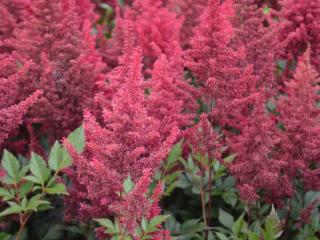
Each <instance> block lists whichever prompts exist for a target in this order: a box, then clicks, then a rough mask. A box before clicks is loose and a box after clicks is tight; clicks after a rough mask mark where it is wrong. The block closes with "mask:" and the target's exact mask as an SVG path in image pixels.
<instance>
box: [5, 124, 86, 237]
mask: <svg viewBox="0 0 320 240" xmlns="http://www.w3.org/2000/svg"><path fill="white" fill-rule="evenodd" d="M68 139H69V141H70V142H71V143H72V144H73V145H74V147H75V148H76V149H77V151H79V152H80V151H82V150H83V148H84V134H83V129H82V128H79V129H77V130H76V131H75V132H73V133H71V134H70V135H69V137H68ZM71 165H72V159H71V157H70V156H69V154H68V153H67V150H66V149H64V148H63V147H61V145H60V143H58V142H56V143H55V144H54V145H53V147H52V148H51V150H50V153H49V158H48V161H46V160H44V159H43V158H42V156H40V155H38V154H36V153H31V158H30V160H29V161H28V160H27V161H26V159H23V158H20V159H18V158H16V157H15V156H14V155H13V154H11V153H10V152H9V151H7V150H4V154H3V158H2V162H1V167H2V170H3V171H4V176H3V177H2V178H1V187H0V198H1V200H2V201H3V202H4V203H5V205H4V208H3V209H2V210H1V212H0V220H2V219H3V220H4V221H5V217H6V216H9V215H17V216H19V218H18V219H19V226H20V227H19V230H18V232H17V234H16V239H19V238H20V237H21V236H22V234H25V233H24V231H23V228H24V227H25V225H26V223H27V221H28V220H29V219H30V217H31V216H32V215H33V214H34V213H36V212H41V211H45V210H48V209H51V208H52V204H51V202H50V200H51V199H52V197H51V196H59V195H67V194H68V192H67V189H66V186H65V184H64V183H63V182H62V181H61V176H60V175H61V172H62V171H63V170H64V169H65V168H67V167H69V166H71ZM48 234H49V233H48ZM9 238H10V235H7V234H5V233H1V234H0V239H9ZM46 238H47V239H49V238H48V236H47V237H46ZM46 238H45V239H46Z"/></svg>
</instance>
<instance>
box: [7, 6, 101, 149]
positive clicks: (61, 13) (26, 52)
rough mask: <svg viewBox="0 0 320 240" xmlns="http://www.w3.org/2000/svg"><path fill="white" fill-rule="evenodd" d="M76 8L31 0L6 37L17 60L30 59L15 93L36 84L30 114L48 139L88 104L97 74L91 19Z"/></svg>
mask: <svg viewBox="0 0 320 240" xmlns="http://www.w3.org/2000/svg"><path fill="white" fill-rule="evenodd" d="M80 6H81V5H80ZM80 10H81V9H80V8H78V7H77V5H76V2H75V1H71V0H70V1H69V0H66V1H64V0H63V1H62V0H61V1H49V2H48V1H44V0H34V1H32V2H31V12H32V14H31V15H30V16H29V19H28V20H27V19H26V20H25V21H24V22H23V23H22V24H23V28H22V29H21V30H20V31H19V32H17V33H16V35H15V39H7V41H6V42H7V44H9V45H10V46H11V47H12V48H13V49H14V50H15V52H16V53H17V55H18V56H19V60H20V61H21V62H23V63H24V62H28V61H32V63H31V66H30V69H29V72H28V77H27V78H26V79H25V80H24V81H20V82H19V87H18V93H19V94H18V96H19V98H22V99H23V98H25V97H26V96H28V95H29V94H30V93H32V92H34V91H35V90H37V89H40V90H42V91H43V99H42V101H41V104H39V105H38V106H37V108H34V109H33V111H32V112H30V119H31V121H32V122H33V123H34V124H38V125H40V126H41V128H42V129H41V130H42V131H40V133H39V132H38V134H44V135H48V138H49V141H50V143H52V142H53V140H55V139H59V138H61V137H62V136H65V135H66V134H68V133H69V132H70V131H72V130H74V129H75V128H76V127H78V126H79V125H80V123H81V121H82V111H83V109H84V108H89V107H91V106H92V103H93V96H94V93H95V90H96V89H95V84H96V82H97V81H100V80H101V78H103V75H102V70H103V68H104V65H103V64H102V62H101V59H100V57H99V55H98V53H97V52H96V50H95V48H94V47H95V46H94V45H95V41H94V39H93V37H92V36H91V34H90V31H91V29H90V25H91V23H90V22H89V21H88V19H83V17H84V16H85V15H86V14H84V13H83V14H81V15H80V13H79V12H80ZM82 10H83V9H82ZM29 133H31V135H32V129H30V131H29ZM32 137H36V138H38V137H39V136H30V138H32Z"/></svg>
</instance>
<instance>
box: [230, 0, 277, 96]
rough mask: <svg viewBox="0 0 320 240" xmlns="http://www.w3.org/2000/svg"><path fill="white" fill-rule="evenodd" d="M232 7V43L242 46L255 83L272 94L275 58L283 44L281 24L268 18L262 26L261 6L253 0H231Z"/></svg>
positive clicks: (274, 77) (268, 93) (274, 80)
mask: <svg viewBox="0 0 320 240" xmlns="http://www.w3.org/2000/svg"><path fill="white" fill-rule="evenodd" d="M234 8H235V15H234V17H233V19H232V22H233V26H234V33H235V34H234V38H233V42H232V47H233V48H234V49H239V48H241V47H243V48H244V49H245V54H246V58H245V64H247V65H252V66H253V73H254V75H256V76H259V78H258V80H257V83H256V84H257V87H258V88H259V89H260V91H262V92H264V93H265V94H267V96H271V95H272V94H273V91H274V90H275V88H276V87H277V86H276V84H277V83H276V75H275V73H276V61H277V59H278V58H279V54H280V51H281V48H282V47H283V45H282V44H281V42H280V40H279V38H280V25H279V24H275V23H274V22H272V21H270V22H269V25H268V26H265V25H267V24H266V23H265V24H264V19H265V18H264V15H263V10H262V8H260V7H258V5H257V4H256V1H254V0H234Z"/></svg>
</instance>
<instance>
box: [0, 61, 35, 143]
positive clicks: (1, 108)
mask: <svg viewBox="0 0 320 240" xmlns="http://www.w3.org/2000/svg"><path fill="white" fill-rule="evenodd" d="M16 64H17V61H16V60H15V59H14V58H13V57H12V56H9V57H7V58H5V59H3V60H1V61H0V123H1V124H0V144H2V143H3V141H4V140H5V139H6V138H7V137H8V136H9V134H10V133H11V132H12V130H14V129H15V128H17V127H18V126H19V125H20V124H21V123H22V121H23V116H24V115H25V114H26V112H27V110H28V109H29V108H30V107H31V106H32V105H33V104H34V103H35V102H36V101H37V100H38V98H39V96H40V95H41V91H37V92H35V93H33V94H32V95H31V96H28V97H27V98H26V99H24V100H23V101H21V102H19V103H17V102H15V99H16V95H17V88H18V82H19V80H21V79H22V78H24V77H25V74H26V72H27V70H28V68H29V66H30V65H29V64H26V65H24V66H22V68H21V69H17V66H16Z"/></svg>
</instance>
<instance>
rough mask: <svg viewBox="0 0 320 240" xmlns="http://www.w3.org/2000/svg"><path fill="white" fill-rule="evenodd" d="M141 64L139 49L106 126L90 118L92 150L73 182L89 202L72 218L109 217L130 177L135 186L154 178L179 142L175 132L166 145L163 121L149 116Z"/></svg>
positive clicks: (77, 162) (88, 135)
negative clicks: (147, 172)
mask: <svg viewBox="0 0 320 240" xmlns="http://www.w3.org/2000/svg"><path fill="white" fill-rule="evenodd" d="M141 60H142V54H141V50H139V49H135V50H133V51H132V52H131V55H130V58H128V59H127V61H126V62H124V64H126V65H127V71H126V72H125V73H124V74H125V75H124V78H125V79H124V80H123V83H122V85H121V86H120V88H119V90H118V91H117V93H116V94H115V95H114V97H113V99H112V106H111V109H108V108H104V114H103V121H104V123H103V126H101V125H99V124H98V123H97V122H96V120H95V118H94V117H93V116H92V115H91V114H90V113H88V112H86V113H85V119H84V130H85V135H86V141H87V145H86V149H85V151H84V153H83V154H82V155H81V156H74V159H75V167H76V169H75V172H74V176H73V178H74V181H77V182H79V183H80V184H81V185H82V189H84V191H85V193H84V194H85V196H84V199H83V200H82V201H80V202H76V201H75V202H76V203H77V204H78V205H79V206H78V209H77V210H76V212H73V213H71V214H74V215H73V217H76V218H77V217H78V218H79V217H80V218H81V217H82V218H84V217H85V218H88V217H101V216H106V215H107V214H108V212H110V209H109V207H108V206H110V205H111V204H112V203H113V202H114V201H115V200H117V199H119V196H118V195H117V192H119V191H121V190H122V189H121V188H122V182H123V181H124V179H126V178H127V177H128V176H129V175H130V176H131V177H132V179H133V180H134V181H135V182H136V181H138V179H139V178H140V177H141V176H142V175H143V170H144V169H150V171H151V172H153V171H154V169H156V168H157V167H158V166H159V165H160V161H161V159H163V158H164V157H165V156H166V154H167V153H168V151H169V149H170V146H171V145H172V143H173V142H174V141H175V138H176V135H177V128H176V127H173V128H171V134H170V135H169V136H167V137H166V138H165V139H164V138H162V136H161V134H160V129H159V126H160V125H159V121H158V120H157V119H155V118H153V117H151V116H149V115H148V113H147V110H146V106H145V100H144V95H143V90H142V88H141V84H142V82H141V81H142V75H141ZM71 152H72V151H71ZM73 155H75V154H73ZM97 188H99V189H100V191H97ZM120 200H121V199H119V201H120ZM67 201H69V200H67ZM124 201H125V200H124ZM119 211H120V210H119Z"/></svg>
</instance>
